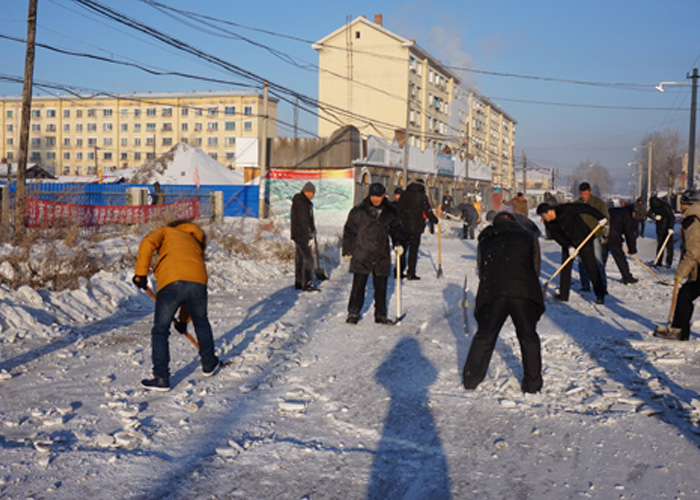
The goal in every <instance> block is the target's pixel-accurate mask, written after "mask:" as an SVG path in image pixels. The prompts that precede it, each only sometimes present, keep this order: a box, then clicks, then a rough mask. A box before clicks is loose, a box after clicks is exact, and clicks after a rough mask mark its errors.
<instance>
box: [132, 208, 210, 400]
mask: <svg viewBox="0 0 700 500" xmlns="http://www.w3.org/2000/svg"><path fill="white" fill-rule="evenodd" d="M206 245H207V243H206V236H205V234H204V232H203V231H202V229H201V228H200V227H199V226H198V225H197V224H195V223H194V222H190V221H187V220H176V221H174V222H171V223H170V224H168V225H167V226H164V227H161V228H158V229H156V230H155V231H152V232H151V233H149V234H148V235H147V236H146V237H145V238H144V239H143V240H142V241H141V244H140V245H139V251H138V256H137V258H136V269H135V271H134V277H133V280H132V281H133V282H134V284H135V285H136V286H138V287H139V288H143V289H144V290H145V289H147V288H148V278H147V277H148V269H149V267H150V265H151V259H152V257H153V252H157V254H158V260H157V262H156V264H155V265H154V266H153V272H154V274H155V277H156V282H157V284H158V293H157V294H156V311H155V316H154V318H153V328H152V330H151V360H152V361H153V378H152V379H144V380H142V381H141V386H142V387H143V388H145V389H149V390H156V391H169V390H170V369H169V364H170V348H169V344H168V336H169V335H170V323H171V322H172V321H173V319H174V318H175V313H176V312H177V310H178V308H179V307H180V306H184V307H186V308H187V311H188V313H189V316H190V317H191V318H192V324H193V325H194V331H195V333H196V334H197V341H198V342H199V358H200V361H201V365H202V373H203V374H204V376H205V377H210V376H212V375H214V374H215V373H216V372H217V371H218V369H219V367H220V362H219V359H218V358H217V357H216V355H215V354H214V339H213V336H212V332H211V325H210V324H209V318H208V316H207V270H206V266H205V264H204V250H205V248H206Z"/></svg>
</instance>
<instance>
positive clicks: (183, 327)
mask: <svg viewBox="0 0 700 500" xmlns="http://www.w3.org/2000/svg"><path fill="white" fill-rule="evenodd" d="M173 326H174V327H175V330H176V331H177V332H179V333H181V334H183V335H184V334H186V333H187V323H185V322H184V321H178V320H176V319H174V320H173Z"/></svg>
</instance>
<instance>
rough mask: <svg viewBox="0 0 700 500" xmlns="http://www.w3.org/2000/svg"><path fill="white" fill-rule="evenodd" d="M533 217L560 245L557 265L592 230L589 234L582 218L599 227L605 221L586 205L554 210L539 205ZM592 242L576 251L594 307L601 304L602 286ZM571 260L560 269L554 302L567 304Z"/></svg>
mask: <svg viewBox="0 0 700 500" xmlns="http://www.w3.org/2000/svg"><path fill="white" fill-rule="evenodd" d="M537 214H538V215H539V216H540V217H541V218H542V221H543V222H544V223H545V226H546V227H547V230H548V231H549V234H551V235H552V237H553V238H554V239H555V240H556V242H557V243H559V244H560V245H561V251H562V253H561V261H562V263H564V262H566V260H567V259H568V258H569V248H571V247H574V248H576V247H578V246H579V245H581V244H582V243H583V242H584V241H585V240H586V237H587V236H589V235H590V234H591V233H592V232H593V231H596V230H597V228H596V229H593V230H591V229H590V228H589V227H588V224H587V223H586V221H585V220H584V219H583V215H584V214H587V215H592V216H593V217H595V218H596V220H598V221H599V222H598V225H599V227H602V226H605V225H606V224H607V219H606V218H605V217H604V216H603V214H601V213H600V212H599V211H598V210H596V209H595V208H593V207H592V206H590V205H588V204H586V203H567V204H564V205H557V206H555V207H553V206H551V205H549V204H548V203H541V204H540V205H539V206H538V207H537ZM592 240H593V238H589V239H588V241H586V243H585V244H584V245H583V246H582V247H581V249H580V250H579V256H580V257H581V260H582V261H583V264H584V266H586V269H587V270H588V274H589V277H590V280H591V282H592V283H593V291H594V292H595V295H596V304H604V303H605V285H604V283H603V281H602V279H601V277H600V274H599V272H598V263H597V262H596V258H595V252H594V249H593V241H592ZM572 262H573V259H572V260H571V261H570V262H569V263H568V264H567V265H566V266H564V268H563V269H562V272H561V278H560V280H559V295H557V297H556V298H557V299H559V300H561V301H562V302H566V301H567V300H569V291H570V289H571V267H572Z"/></svg>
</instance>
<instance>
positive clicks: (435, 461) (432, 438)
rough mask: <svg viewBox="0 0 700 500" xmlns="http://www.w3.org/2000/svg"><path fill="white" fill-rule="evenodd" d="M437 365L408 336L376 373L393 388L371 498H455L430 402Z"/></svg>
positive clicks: (372, 478) (386, 385)
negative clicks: (451, 492)
mask: <svg viewBox="0 0 700 500" xmlns="http://www.w3.org/2000/svg"><path fill="white" fill-rule="evenodd" d="M436 378H437V370H436V369H435V368H434V367H433V365H432V364H431V363H430V362H429V361H428V360H427V359H426V358H425V357H424V356H423V354H422V353H421V350H420V344H419V343H418V341H417V340H416V339H414V338H411V337H404V338H402V339H401V340H399V342H398V343H397V344H396V347H394V349H393V350H392V352H391V353H390V354H389V356H387V358H386V359H385V360H384V362H383V363H382V364H381V366H380V367H379V368H378V369H377V372H376V373H375V380H377V382H379V383H380V384H381V385H383V386H384V387H386V388H387V389H388V390H389V392H390V393H391V402H390V404H389V412H388V414H387V416H386V420H385V421H384V429H383V432H382V438H381V440H380V442H379V448H378V449H377V452H376V454H375V456H374V461H373V464H372V475H371V479H370V483H369V486H368V490H367V498H368V499H369V500H372V499H387V498H441V499H443V498H444V499H446V498H450V497H451V496H450V479H449V473H448V468H447V460H446V459H445V454H444V451H443V447H442V443H441V441H440V436H439V435H438V432H437V428H436V426H435V421H434V419H433V415H432V412H431V410H430V407H429V404H428V394H427V392H428V388H429V387H430V385H431V384H432V383H433V382H434V381H435V379H436Z"/></svg>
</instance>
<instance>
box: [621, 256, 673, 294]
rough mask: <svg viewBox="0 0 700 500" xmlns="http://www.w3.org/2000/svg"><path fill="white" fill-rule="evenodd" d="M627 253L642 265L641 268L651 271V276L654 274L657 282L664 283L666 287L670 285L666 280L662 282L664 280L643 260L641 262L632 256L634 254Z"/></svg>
mask: <svg viewBox="0 0 700 500" xmlns="http://www.w3.org/2000/svg"><path fill="white" fill-rule="evenodd" d="M623 250H625V249H624V248H623ZM625 253H626V254H627V255H629V256H630V257H631V258H632V259H634V260H635V261H637V262H638V263H639V264H641V266H642V267H643V268H644V269H646V270H647V271H649V272H650V273H651V274H653V275H654V277H655V278H656V279H657V280H659V281H660V282H661V283H663V284H664V285H668V283H666V282H665V281H664V280H662V279H661V278H660V277H659V275H658V274H656V273H655V272H654V271H652V270H651V269H650V268H649V266H647V265H646V264H645V263H644V262H642V261H641V260H639V259H638V258H637V256H636V255H632V254H631V253H629V252H628V251H627V250H625Z"/></svg>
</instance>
